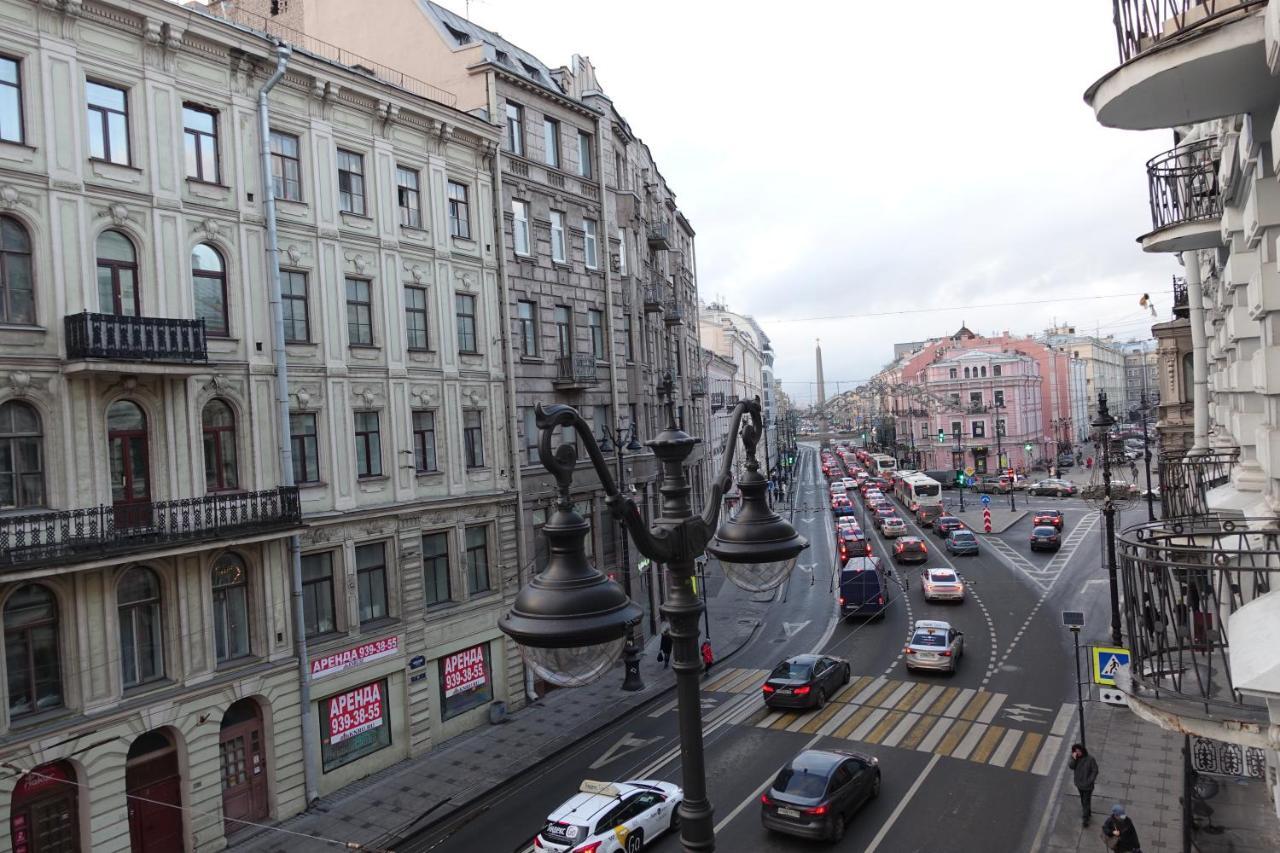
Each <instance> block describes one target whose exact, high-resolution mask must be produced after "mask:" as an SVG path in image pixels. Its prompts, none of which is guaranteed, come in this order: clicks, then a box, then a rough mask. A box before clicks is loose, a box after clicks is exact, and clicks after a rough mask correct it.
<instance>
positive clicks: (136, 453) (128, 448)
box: [107, 400, 151, 528]
mask: <svg viewBox="0 0 1280 853" xmlns="http://www.w3.org/2000/svg"><path fill="white" fill-rule="evenodd" d="M107 444H108V448H109V451H110V460H111V502H112V504H113V505H114V507H115V524H116V527H117V528H129V527H144V526H149V525H150V524H151V464H150V461H149V459H150V456H149V447H148V445H147V419H146V415H144V414H143V413H142V409H140V408H138V406H137V404H136V403H131V402H129V401H128V400H120V401H118V402H116V403H112V404H111V408H110V409H109V410H108V411H107Z"/></svg>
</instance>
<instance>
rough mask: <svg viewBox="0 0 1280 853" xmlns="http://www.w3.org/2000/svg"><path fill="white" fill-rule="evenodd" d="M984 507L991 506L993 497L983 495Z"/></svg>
mask: <svg viewBox="0 0 1280 853" xmlns="http://www.w3.org/2000/svg"><path fill="white" fill-rule="evenodd" d="M982 505H983V506H991V495H983V496H982Z"/></svg>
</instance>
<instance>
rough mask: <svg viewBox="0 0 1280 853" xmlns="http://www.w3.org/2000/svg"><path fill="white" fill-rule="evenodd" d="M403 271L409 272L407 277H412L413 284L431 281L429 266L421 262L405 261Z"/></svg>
mask: <svg viewBox="0 0 1280 853" xmlns="http://www.w3.org/2000/svg"><path fill="white" fill-rule="evenodd" d="M404 271H405V272H407V273H408V274H409V277H410V278H412V279H413V281H414V283H415V284H423V283H424V282H425V283H428V284H429V283H430V282H431V267H430V266H426V267H424V266H422V265H421V264H415V263H413V262H411V261H405V262H404Z"/></svg>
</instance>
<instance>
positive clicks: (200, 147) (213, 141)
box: [182, 101, 222, 186]
mask: <svg viewBox="0 0 1280 853" xmlns="http://www.w3.org/2000/svg"><path fill="white" fill-rule="evenodd" d="M188 110H190V111H191V112H193V113H200V114H201V115H205V116H208V117H209V120H210V121H211V122H212V123H213V130H212V131H205V130H200V129H199V128H192V127H191V126H189V125H188V124H187V111H188ZM218 118H219V112H218V110H215V109H213V108H212V107H207V106H205V105H203V104H198V103H195V102H194V101H183V103H182V145H183V148H182V152H183V161H184V165H185V166H186V173H187V175H186V176H187V180H189V181H198V182H200V183H202V184H214V185H215V186H221V185H222V152H221V150H220V146H219V145H218V142H219V140H218ZM188 136H190V137H192V138H193V139H194V141H195V167H196V174H194V175H193V174H191V164H190V163H186V153H187V149H186V144H187V137H188ZM206 138H207V139H208V140H209V141H208V142H207V143H205V142H204V140H205V139H206ZM204 144H209V145H212V146H213V177H209V176H208V175H206V174H204V157H203V156H202V154H203V151H204Z"/></svg>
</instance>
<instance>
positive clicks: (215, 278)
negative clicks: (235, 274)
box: [191, 242, 231, 338]
mask: <svg viewBox="0 0 1280 853" xmlns="http://www.w3.org/2000/svg"><path fill="white" fill-rule="evenodd" d="M201 246H204V247H206V248H208V249H209V251H211V252H213V255H214V257H216V258H217V259H218V270H217V271H216V272H215V271H213V270H206V269H197V267H196V264H195V253H196V250H197V249H199V248H200V247H201ZM201 280H203V281H206V282H211V283H212V284H211V286H213V285H216V286H217V288H218V293H219V300H218V301H219V307H220V311H219V314H220V315H221V322H222V327H221V328H220V329H218V328H214V329H211V328H210V327H209V318H208V317H199V316H197V318H196V319H201V320H204V321H205V323H204V332H205V334H206V335H207V336H208V337H211V338H229V337H231V311H230V307H229V306H228V305H227V259H226V257H225V256H224V255H223V254H222V252H221V251H220V250H219V249H218V247H217V246H215V245H213V244H212V243H209V242H203V243H197V244H196V245H194V246H192V247H191V295H192V299H193V300H194V301H195V304H197V305H199V301H200V300H199V299H198V298H197V290H198V287H197V285H198V283H199V281H201ZM196 313H197V315H198V314H199V311H198V310H197V311H196Z"/></svg>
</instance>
